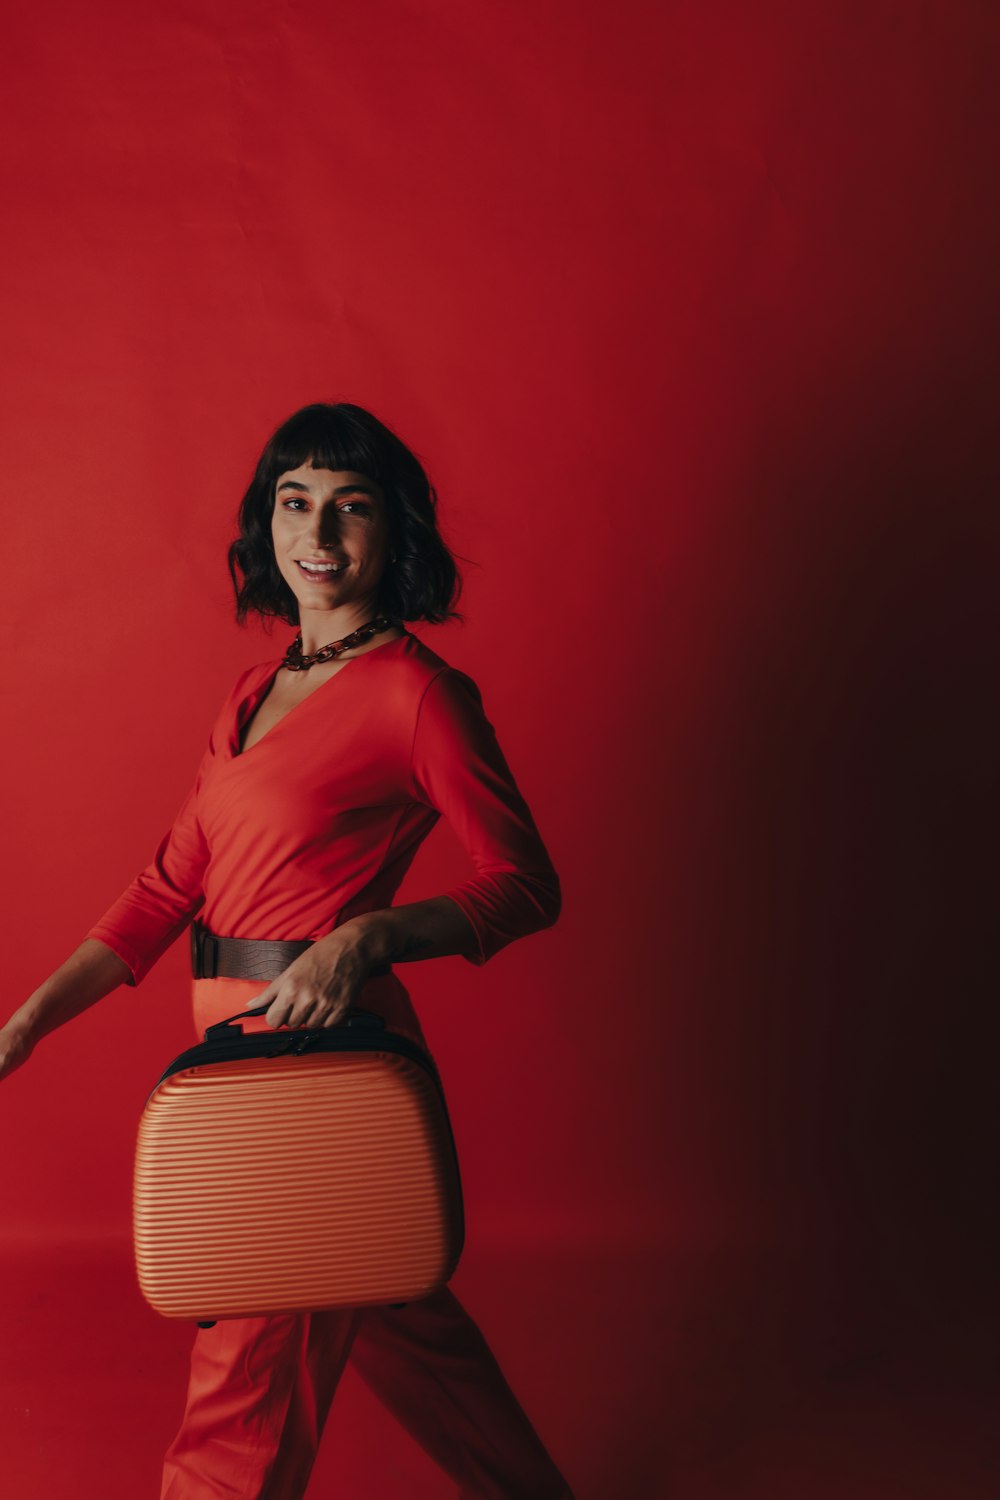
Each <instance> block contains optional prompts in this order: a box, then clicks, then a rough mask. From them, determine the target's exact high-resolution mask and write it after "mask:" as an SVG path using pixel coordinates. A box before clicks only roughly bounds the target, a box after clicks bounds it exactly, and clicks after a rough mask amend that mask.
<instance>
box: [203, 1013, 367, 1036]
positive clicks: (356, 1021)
mask: <svg viewBox="0 0 1000 1500" xmlns="http://www.w3.org/2000/svg"><path fill="white" fill-rule="evenodd" d="M266 1011H267V1007H266V1006H260V1005H258V1006H256V1007H255V1008H253V1009H251V1010H241V1011H238V1012H237V1014H236V1015H235V1016H230V1017H229V1018H228V1020H225V1021H216V1023H215V1025H214V1026H208V1027H206V1028H205V1040H206V1042H210V1041H216V1040H217V1039H218V1038H219V1037H220V1036H225V1035H226V1034H227V1032H229V1031H230V1030H232V1031H234V1032H238V1033H239V1035H240V1036H243V1035H244V1034H245V1033H244V1031H243V1027H242V1026H233V1022H234V1021H242V1020H243V1018H244V1016H262V1015H265V1014H266ZM337 1024H338V1025H339V1026H356V1027H358V1029H359V1030H362V1031H364V1030H369V1031H384V1030H385V1021H384V1020H383V1018H382V1017H381V1016H377V1015H376V1014H375V1012H374V1011H373V1010H349V1011H348V1012H347V1015H346V1016H345V1017H344V1019H343V1020H342V1021H339V1022H338V1023H337ZM290 1029H291V1030H292V1031H294V1032H295V1033H296V1034H297V1035H299V1036H307V1035H308V1034H309V1033H310V1032H313V1031H328V1030H329V1029H330V1028H329V1027H326V1026H293V1027H291V1028H290ZM280 1030H281V1028H280V1026H278V1027H275V1031H280Z"/></svg>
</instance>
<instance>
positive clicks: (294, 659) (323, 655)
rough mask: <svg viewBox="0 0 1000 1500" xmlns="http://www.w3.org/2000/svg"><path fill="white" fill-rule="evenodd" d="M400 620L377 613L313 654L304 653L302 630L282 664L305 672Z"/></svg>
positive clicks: (367, 639) (291, 669)
mask: <svg viewBox="0 0 1000 1500" xmlns="http://www.w3.org/2000/svg"><path fill="white" fill-rule="evenodd" d="M398 624H399V621H398V620H394V619H392V618H391V617H390V616H389V615H376V616H375V618H374V620H366V621H365V623H364V624H363V625H359V626H358V628H357V630H352V631H351V633H350V635H345V636H344V638H343V640H340V641H331V642H330V643H329V645H327V646H320V648H319V650H318V651H314V652H313V654H312V656H303V655H302V631H301V630H300V631H299V632H298V634H297V635H296V637H295V639H294V641H293V642H292V644H291V645H290V646H289V648H288V650H287V651H286V652H285V655H284V659H283V660H282V663H281V665H282V666H283V667H287V668H288V669H289V671H290V672H304V671H305V670H306V668H307V667H315V666H316V665H317V664H318V663H319V662H321V661H331V660H332V659H333V657H335V656H339V655H340V654H341V652H342V651H350V650H351V649H352V648H353V647H354V646H362V645H364V643H365V641H370V640H371V638H372V636H373V635H378V633H379V631H381V630H391V629H392V627H393V626H394V625H398Z"/></svg>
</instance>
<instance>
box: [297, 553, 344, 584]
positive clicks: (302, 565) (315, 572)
mask: <svg viewBox="0 0 1000 1500" xmlns="http://www.w3.org/2000/svg"><path fill="white" fill-rule="evenodd" d="M295 566H296V567H297V568H298V570H299V572H300V573H301V574H302V575H303V577H305V578H308V579H309V580H310V582H312V583H322V582H324V581H325V580H326V579H328V578H335V577H336V576H337V574H338V573H342V572H343V571H344V568H345V567H346V566H347V564H346V563H306V562H302V561H301V559H300V558H296V559H295Z"/></svg>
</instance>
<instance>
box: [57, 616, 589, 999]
mask: <svg viewBox="0 0 1000 1500" xmlns="http://www.w3.org/2000/svg"><path fill="white" fill-rule="evenodd" d="M280 665H281V660H280V659H276V660H272V661H267V662H260V663H259V664H258V665H257V666H254V667H250V668H249V669H248V670H247V671H245V672H243V673H242V674H241V675H240V677H239V678H238V679H237V681H236V683H235V685H234V687H233V689H232V691H231V692H230V693H229V696H228V697H227V698H226V700H225V702H224V703H223V705H222V708H221V710H220V712H219V714H218V717H217V718H216V721H215V724H214V726H213V728H212V732H211V734H210V735H209V740H208V748H207V749H206V751H205V753H204V755H203V756H202V760H201V764H200V766H199V767H198V772H197V775H196V777H195V781H194V785H193V786H192V788H191V790H190V791H189V793H188V795H187V797H186V798H185V800H184V802H183V804H182V806H181V808H180V811H179V812H178V814H177V817H176V819H175V820H174V823H173V826H172V827H171V828H170V829H169V830H168V831H167V832H166V833H165V834H164V836H163V838H162V839H161V841H160V844H159V846H158V848H157V850H156V853H155V854H154V855H153V858H152V860H151V861H150V863H149V864H148V865H147V866H146V868H145V869H144V870H142V871H140V873H139V874H138V875H137V876H136V877H135V879H134V880H133V881H132V882H131V884H130V885H129V886H128V887H127V888H126V889H125V891H123V893H122V894H121V896H119V898H118V900H117V901H115V902H114V904H113V905H112V906H111V907H110V908H109V909H108V910H107V911H106V912H105V914H104V916H103V917H102V918H101V920H100V921H99V922H97V923H96V924H95V925H94V926H93V927H91V929H90V931H89V932H88V933H86V936H87V937H92V938H99V939H100V941H101V942H102V943H106V944H107V946H108V947H109V948H112V949H113V950H114V951H115V952H116V953H117V954H118V956H119V957H120V958H122V959H123V960H124V962H125V963H126V964H127V965H128V967H129V968H130V969H131V971H132V978H131V980H130V981H129V982H130V983H132V984H139V983H140V982H141V980H142V979H144V978H145V976H146V974H147V973H148V972H149V970H150V969H151V968H152V966H153V964H155V963H156V961H157V959H158V958H160V956H161V955H162V954H163V953H164V952H165V951H166V949H167V948H169V947H170V945H171V943H173V942H174V941H175V939H176V938H177V937H179V935H180V934H181V933H182V932H183V930H184V929H185V927H187V926H188V924H189V922H190V921H191V918H192V917H194V916H196V915H197V916H198V917H199V918H200V920H201V921H202V922H204V923H205V925H206V926H207V927H208V928H210V929H211V931H212V932H215V933H217V934H219V935H220V936H223V937H247V938H285V939H302V938H319V937H323V936H324V935H325V934H326V933H328V932H332V931H333V929H334V928H335V927H338V926H340V925H341V923H343V922H345V921H347V919H348V918H349V917H353V916H356V915H357V914H358V913H360V912H366V911H378V910H381V909H382V908H384V907H387V906H391V904H392V899H393V896H394V895H395V893H396V891H397V889H398V887H399V885H400V882H401V881H402V879H403V876H404V875H405V874H406V871H407V870H408V869H409V867H410V865H411V864H412V862H413V857H414V855H415V854H416V851H417V849H418V847H419V845H420V844H421V843H422V841H423V840H424V839H425V838H426V837H427V835H428V833H430V831H431V829H432V828H433V827H434V825H435V823H436V822H437V820H438V818H439V817H440V816H441V814H444V816H445V817H446V818H447V820H448V822H449V823H450V824H451V826H452V828H453V829H454V830H455V833H456V834H457V836H458V838H459V839H460V840H461V842H462V844H463V846H464V847H465V849H466V850H467V851H468V853H469V856H470V858H471V860H472V863H473V865H474V867H475V871H476V873H475V875H474V876H473V877H472V878H471V879H469V880H466V881H464V882H463V883H462V884H461V885H457V886H454V887H452V888H451V889H450V890H448V891H445V892H443V893H442V894H444V895H446V896H448V897H449V898H450V899H451V900H452V901H454V902H455V903H456V904H457V905H458V906H459V907H460V908H461V910H462V911H463V912H464V913H465V915H466V916H467V917H468V919H469V921H470V923H471V924H472V928H473V931H474V933H475V940H476V947H475V950H474V951H470V952H468V953H466V954H465V955H464V956H465V957H466V958H468V960H469V962H470V963H475V964H483V963H485V962H486V961H487V959H489V958H492V956H493V954H494V953H496V952H498V951H499V949H501V948H503V947H505V946H506V944H507V943H510V942H512V941H513V940H514V939H515V938H518V937H524V936H526V935H527V934H528V933H532V932H537V931H539V930H540V929H542V928H544V927H549V926H551V925H552V923H554V922H555V920H556V918H557V917H558V915H559V911H560V907H561V892H560V886H559V877H558V876H557V874H556V872H555V870H554V868H553V866H552V862H551V860H550V858H549V855H548V852H547V850H546V848H545V845H544V844H543V843H542V840H541V837H540V835H539V833H538V829H537V828H536V826H535V823H534V820H533V819H532V816H531V813H530V812H529V810H528V807H527V804H526V803H525V801H524V798H523V797H522V796H521V794H520V792H519V791H518V788H517V785H516V783H515V781H514V777H513V775H512V773H511V771H510V768H509V767H508V765H507V762H506V760H505V759H504V756H503V753H502V752H501V750H500V746H499V745H498V743H497V738H496V734H495V732H494V729H493V726H492V724H491V723H490V721H489V719H487V717H486V714H485V712H484V710H483V704H482V697H481V695H480V692H479V689H478V687H477V686H476V684H475V682H474V681H473V680H472V678H471V677H468V676H466V674H465V673H464V672H460V671H459V670H458V669H457V668H455V667H451V666H449V665H448V663H447V662H445V661H444V660H443V659H442V658H441V657H440V656H438V655H437V653H436V652H434V651H432V650H430V648H429V647H428V646H426V645H424V643H423V642H422V641H421V640H419V639H418V638H417V637H416V636H415V635H411V634H410V633H409V632H407V633H406V634H405V635H403V636H400V637H399V638H398V639H396V640H393V641H386V642H384V643H383V644H382V645H381V646H377V647H375V648H373V649H372V650H370V651H366V652H364V653H363V654H362V655H360V656H356V657H353V658H351V659H349V660H348V661H347V662H346V663H345V665H344V666H342V667H341V669H340V671H339V672H337V673H335V674H334V676H333V677H330V678H328V679H327V680H326V681H325V682H323V683H322V684H321V685H320V686H319V687H318V688H315V689H314V690H313V691H312V692H311V693H310V694H309V695H308V697H306V698H304V699H303V700H302V701H301V702H300V703H297V704H296V705H295V707H294V708H293V709H291V710H290V711H289V712H288V713H287V714H286V715H285V716H284V718H282V719H280V720H279V721H278V723H277V724H275V725H274V726H273V727H272V728H271V729H269V730H268V731H267V733H266V734H265V735H264V736H263V737H262V738H261V739H259V740H258V741H257V742H256V744H254V745H251V746H250V747H249V749H247V750H246V751H244V752H243V753H240V750H239V742H240V735H241V732H242V728H243V725H244V724H246V723H247V721H248V720H249V718H250V717H251V715H252V714H253V713H254V711H255V709H256V707H257V705H258V704H259V703H260V702H261V700H262V699H263V698H264V696H265V695H266V693H267V691H268V689H269V687H270V686H271V683H272V681H273V680H274V678H275V676H276V674H277V671H278V669H279V667H280Z"/></svg>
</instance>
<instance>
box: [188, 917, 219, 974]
mask: <svg viewBox="0 0 1000 1500" xmlns="http://www.w3.org/2000/svg"><path fill="white" fill-rule="evenodd" d="M191 942H192V947H193V950H194V960H195V974H196V977H198V978H200V979H215V978H217V976H218V971H219V942H218V939H217V938H216V936H215V934H214V933H213V932H209V930H208V928H207V927H205V926H203V925H202V923H201V922H198V921H196V922H195V923H194V924H193V925H192V928H191Z"/></svg>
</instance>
